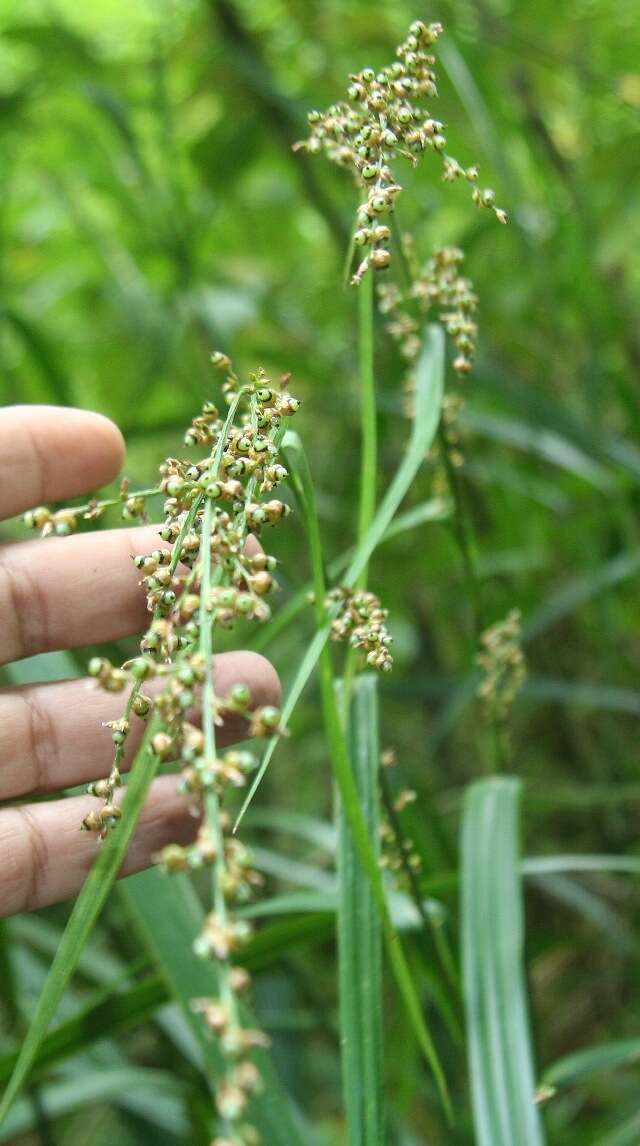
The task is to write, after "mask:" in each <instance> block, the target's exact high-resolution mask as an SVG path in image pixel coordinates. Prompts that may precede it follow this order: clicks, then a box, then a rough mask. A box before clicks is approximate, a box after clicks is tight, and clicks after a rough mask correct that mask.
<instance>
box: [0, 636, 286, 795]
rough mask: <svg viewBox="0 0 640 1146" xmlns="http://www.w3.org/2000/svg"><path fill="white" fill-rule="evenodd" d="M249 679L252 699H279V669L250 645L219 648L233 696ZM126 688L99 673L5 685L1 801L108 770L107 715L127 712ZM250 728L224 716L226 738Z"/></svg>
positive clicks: (217, 674) (218, 676)
mask: <svg viewBox="0 0 640 1146" xmlns="http://www.w3.org/2000/svg"><path fill="white" fill-rule="evenodd" d="M240 683H242V684H246V685H248V687H249V690H250V692H251V705H252V707H258V706H260V705H262V704H277V703H278V700H279V682H278V677H277V674H276V671H275V669H274V668H273V667H272V665H271V664H270V663H269V661H267V660H266V659H265V658H264V657H261V656H260V655H259V654H258V653H252V652H246V651H243V652H233V653H220V654H219V655H218V656H216V657H215V661H214V687H215V691H216V692H217V694H218V695H219V696H227V695H228V693H229V692H230V690H231V689H232V687H233V685H234V684H240ZM124 705H125V700H124V696H123V694H122V693H120V694H115V695H114V694H113V693H108V692H105V691H104V690H103V689H101V688H100V687H99V686H98V684H97V682H96V681H95V680H91V679H84V680H65V681H59V682H56V683H55V684H36V685H23V686H22V687H20V688H7V689H3V690H1V691H0V761H1V762H2V763H1V765H0V800H11V799H16V798H18V797H20V796H24V795H26V794H27V793H29V792H57V791H59V790H60V789H61V788H67V787H72V786H74V785H76V784H82V783H85V782H86V781H88V780H95V779H98V778H101V777H102V776H106V775H107V773H108V771H109V768H110V766H111V761H112V759H113V751H114V750H113V743H112V740H111V735H110V731H109V729H108V728H104V727H103V724H104V722H105V721H107V720H116V719H117V718H118V717H120V716H122V712H123V709H124ZM143 728H144V726H143V722H142V721H141V720H138V719H136V718H134V723H133V724H132V728H131V733H130V734H129V736H128V737H127V747H126V751H125V756H124V761H123V765H122V770H123V771H126V769H127V768H128V767H129V765H130V763H131V760H132V758H133V756H134V754H135V750H136V748H137V746H138V744H139V742H140V739H141V736H142V732H143ZM245 735H246V723H245V722H244V721H242V720H240V719H236V720H235V721H233V720H228V721H225V723H224V725H223V727H222V728H221V729H220V730H219V733H218V740H219V743H220V745H225V744H230V743H233V741H234V740H239V739H241V738H242V737H243V736H245Z"/></svg>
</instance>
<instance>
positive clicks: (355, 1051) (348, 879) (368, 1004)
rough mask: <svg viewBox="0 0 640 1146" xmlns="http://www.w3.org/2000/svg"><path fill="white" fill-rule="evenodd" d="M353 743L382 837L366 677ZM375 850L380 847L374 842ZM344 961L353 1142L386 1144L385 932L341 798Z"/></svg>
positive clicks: (343, 1025) (343, 1030) (374, 728)
mask: <svg viewBox="0 0 640 1146" xmlns="http://www.w3.org/2000/svg"><path fill="white" fill-rule="evenodd" d="M349 747H350V756H351V761H352V765H353V772H354V779H355V782H356V786H357V789H358V794H359V796H360V802H361V807H362V811H363V815H364V818H365V822H366V825H367V829H368V831H369V835H370V838H371V840H373V841H377V840H378V839H379V836H378V828H379V822H380V816H379V796H378V766H379V765H378V762H379V755H380V753H379V745H378V694H377V680H376V678H375V677H374V676H372V675H370V674H367V675H366V676H361V677H358V678H356V680H355V681H354V684H353V688H352V695H351V706H350V721H349ZM373 846H374V847H375V849H376V852H379V846H378V845H377V844H376V843H374V845H373ZM338 886H339V900H338V955H339V959H338V965H339V981H340V1046H341V1054H342V1074H343V1090H344V1098H345V1107H346V1113H347V1128H348V1141H349V1143H350V1144H351V1146H382V1143H383V1142H384V1113H383V1105H382V1055H383V1050H382V931H381V927H380V918H379V914H378V908H377V906H376V902H375V896H374V894H373V890H372V887H371V883H370V880H369V877H368V875H367V873H366V871H365V870H364V868H363V866H362V863H361V860H360V856H359V854H358V851H357V849H356V847H355V846H354V841H353V837H352V834H351V830H350V827H349V820H348V817H347V815H346V813H345V810H344V808H343V806H342V802H341V801H339V803H338Z"/></svg>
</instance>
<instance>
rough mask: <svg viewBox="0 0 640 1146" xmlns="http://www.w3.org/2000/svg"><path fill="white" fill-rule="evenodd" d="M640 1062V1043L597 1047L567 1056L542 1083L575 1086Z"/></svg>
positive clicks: (550, 1069)
mask: <svg viewBox="0 0 640 1146" xmlns="http://www.w3.org/2000/svg"><path fill="white" fill-rule="evenodd" d="M639 1058H640V1039H620V1040H618V1041H617V1042H613V1043H603V1044H602V1045H601V1046H597V1047H586V1048H585V1049H584V1050H579V1051H574V1053H573V1054H568V1055H564V1056H563V1058H560V1059H558V1061H557V1062H554V1063H553V1064H552V1066H549V1067H547V1069H546V1070H545V1072H544V1074H543V1076H542V1082H543V1085H545V1086H553V1087H559V1086H575V1085H576V1083H579V1082H584V1080H585V1079H586V1078H591V1076H592V1075H594V1074H600V1073H601V1071H607V1070H615V1069H616V1068H617V1067H619V1066H629V1065H630V1064H631V1063H635V1062H637V1061H638V1059H639Z"/></svg>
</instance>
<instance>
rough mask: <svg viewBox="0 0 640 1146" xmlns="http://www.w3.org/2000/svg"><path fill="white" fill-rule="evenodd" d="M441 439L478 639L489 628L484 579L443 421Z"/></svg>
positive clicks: (439, 434)
mask: <svg viewBox="0 0 640 1146" xmlns="http://www.w3.org/2000/svg"><path fill="white" fill-rule="evenodd" d="M438 438H439V441H440V450H441V453H442V461H443V465H444V468H445V473H446V475H447V484H448V486H449V491H450V493H451V500H452V501H453V506H454V513H453V518H452V526H453V532H454V533H455V537H456V541H457V543H458V549H459V551H460V557H461V560H462V567H463V570H464V576H465V581H466V586H467V592H468V594H469V597H470V600H471V607H472V611H473V627H474V632H475V636H476V640H477V639H478V638H479V637H480V634H481V633H482V632H483V631H484V629H485V628H486V625H485V621H484V611H483V606H482V594H481V590H480V578H479V576H478V571H477V568H476V560H475V551H474V544H473V536H472V533H471V525H470V522H469V519H468V515H467V511H466V507H465V504H464V498H463V495H462V489H461V488H460V481H459V479H458V474H457V473H456V468H455V466H454V464H453V462H452V460H451V453H450V450H449V443H448V441H447V434H446V430H445V427H444V423H443V422H441V423H440V426H439V427H438Z"/></svg>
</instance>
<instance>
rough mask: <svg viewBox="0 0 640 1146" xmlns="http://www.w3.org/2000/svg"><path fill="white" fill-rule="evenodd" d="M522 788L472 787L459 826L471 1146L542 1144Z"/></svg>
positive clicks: (504, 784) (495, 781) (507, 782)
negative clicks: (526, 926) (526, 930)
mask: <svg viewBox="0 0 640 1146" xmlns="http://www.w3.org/2000/svg"><path fill="white" fill-rule="evenodd" d="M520 790H521V785H520V782H519V781H518V780H515V779H512V778H506V777H500V778H495V777H492V778H490V779H488V780H482V781H480V782H478V783H476V784H473V785H472V786H471V787H470V788H469V790H468V792H467V795H466V798H465V804H464V814H463V826H462V904H461V910H462V932H463V936H462V939H463V975H464V989H465V1002H466V1011H467V1030H468V1039H469V1065H470V1073H471V1092H472V1105H473V1118H474V1126H475V1132H476V1143H477V1146H543V1143H544V1137H543V1131H542V1125H541V1122H540V1117H539V1114H538V1110H537V1107H536V1106H535V1103H534V1096H535V1082H534V1070H533V1053H532V1049H531V1040H530V1034H529V1021H528V1016H527V1000H526V991H525V982H524V974H523V967H522V948H523V919H522V896H521V885H520V874H519V871H518V864H519V854H518V851H519V849H518V808H519V802H520Z"/></svg>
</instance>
